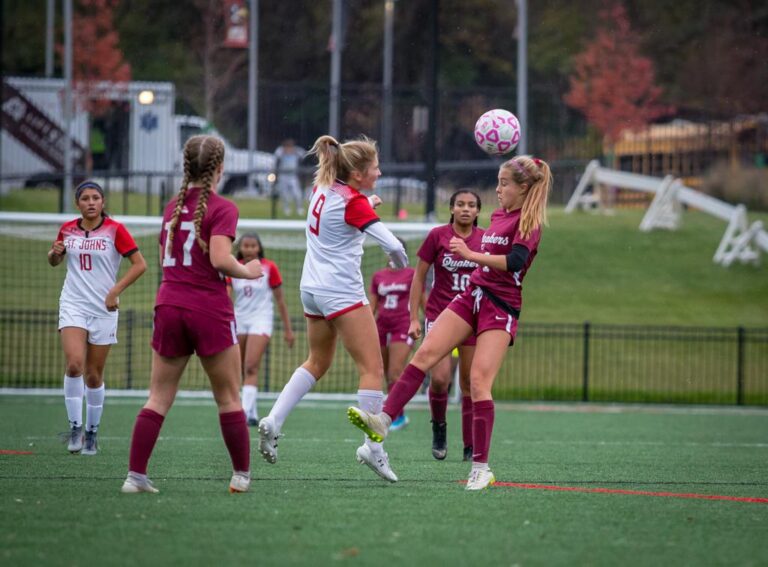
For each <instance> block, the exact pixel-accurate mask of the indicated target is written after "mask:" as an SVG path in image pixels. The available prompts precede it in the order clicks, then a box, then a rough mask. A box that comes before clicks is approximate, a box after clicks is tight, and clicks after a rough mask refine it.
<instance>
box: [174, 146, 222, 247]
mask: <svg viewBox="0 0 768 567" xmlns="http://www.w3.org/2000/svg"><path fill="white" fill-rule="evenodd" d="M222 163H224V143H223V142H222V141H221V140H220V139H219V138H216V137H215V136H192V137H191V138H190V139H189V140H187V143H186V144H184V179H183V180H182V182H181V188H180V189H179V194H178V195H177V197H176V207H175V208H174V209H173V214H172V215H171V221H170V226H169V228H168V239H167V240H166V249H167V250H171V248H172V246H173V236H174V234H175V231H176V227H177V226H178V224H179V217H180V216H181V211H182V208H183V207H184V200H185V199H186V197H187V192H188V191H189V185H190V183H191V182H193V181H194V182H196V183H197V182H199V183H201V184H202V188H201V191H200V196H199V197H198V199H197V206H196V207H195V216H194V221H193V222H194V225H195V238H196V239H197V243H198V245H199V246H200V248H201V249H202V250H203V252H208V244H207V243H206V242H205V241H204V240H203V239H202V237H201V236H200V228H201V226H202V223H203V217H205V213H206V211H207V210H208V197H209V195H210V194H211V190H212V189H213V187H212V186H213V179H214V176H215V175H216V171H217V170H218V169H219V167H220V166H221V164H222Z"/></svg>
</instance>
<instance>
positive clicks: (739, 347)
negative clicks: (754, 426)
mask: <svg viewBox="0 0 768 567" xmlns="http://www.w3.org/2000/svg"><path fill="white" fill-rule="evenodd" d="M736 404H737V405H740V406H743V405H744V327H739V328H738V329H736Z"/></svg>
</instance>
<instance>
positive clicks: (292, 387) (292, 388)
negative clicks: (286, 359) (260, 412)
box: [269, 366, 317, 431]
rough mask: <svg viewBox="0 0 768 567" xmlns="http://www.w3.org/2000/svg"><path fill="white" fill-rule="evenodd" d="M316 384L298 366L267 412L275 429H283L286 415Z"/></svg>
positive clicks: (315, 381)
mask: <svg viewBox="0 0 768 567" xmlns="http://www.w3.org/2000/svg"><path fill="white" fill-rule="evenodd" d="M316 383H317V380H316V379H315V377H314V376H312V374H310V373H309V371H308V370H306V369H305V368H304V367H302V366H299V367H298V368H297V369H296V370H294V372H293V376H291V379H290V380H288V383H287V384H286V385H285V387H284V388H283V391H282V392H280V395H279V396H278V397H277V400H276V401H275V405H274V406H272V411H270V412H269V417H271V418H272V419H274V421H275V429H276V430H277V431H280V430H281V429H282V428H283V423H285V420H286V418H287V417H288V414H289V413H291V412H292V411H293V408H294V407H295V406H296V404H298V403H299V401H301V398H303V397H304V396H305V395H306V394H307V392H309V391H310V390H311V389H312V388H313V387H314V385H315V384H316Z"/></svg>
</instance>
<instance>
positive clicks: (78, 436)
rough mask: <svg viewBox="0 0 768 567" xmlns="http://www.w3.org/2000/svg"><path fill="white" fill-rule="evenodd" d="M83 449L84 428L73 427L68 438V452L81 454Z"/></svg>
mask: <svg viewBox="0 0 768 567" xmlns="http://www.w3.org/2000/svg"><path fill="white" fill-rule="evenodd" d="M82 449H83V426H82V425H80V426H72V428H71V429H70V430H69V436H68V437H67V451H69V452H70V453H79V452H80V451H82Z"/></svg>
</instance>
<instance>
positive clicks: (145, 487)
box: [120, 472, 160, 494]
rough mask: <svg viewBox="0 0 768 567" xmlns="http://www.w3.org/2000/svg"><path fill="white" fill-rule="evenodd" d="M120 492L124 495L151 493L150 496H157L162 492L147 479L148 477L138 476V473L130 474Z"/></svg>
mask: <svg viewBox="0 0 768 567" xmlns="http://www.w3.org/2000/svg"><path fill="white" fill-rule="evenodd" d="M120 492H122V493H124V494H138V493H139V492H149V493H150V494H157V493H158V492H160V491H159V490H158V489H157V488H155V486H154V485H153V484H152V481H151V480H149V479H148V478H147V475H138V474H136V473H132V472H129V473H128V476H127V477H126V479H125V482H124V483H123V487H122V488H121V489H120Z"/></svg>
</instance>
